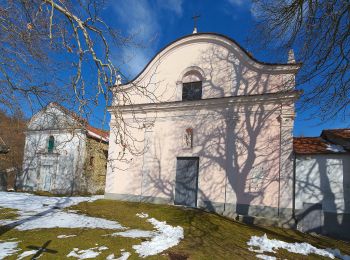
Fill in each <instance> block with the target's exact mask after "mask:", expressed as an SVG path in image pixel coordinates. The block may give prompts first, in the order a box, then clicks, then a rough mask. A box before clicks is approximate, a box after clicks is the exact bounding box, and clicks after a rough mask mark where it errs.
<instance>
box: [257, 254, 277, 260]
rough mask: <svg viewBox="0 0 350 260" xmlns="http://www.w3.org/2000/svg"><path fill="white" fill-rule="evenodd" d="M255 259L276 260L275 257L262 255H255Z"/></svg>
mask: <svg viewBox="0 0 350 260" xmlns="http://www.w3.org/2000/svg"><path fill="white" fill-rule="evenodd" d="M256 258H259V259H263V260H276V257H274V256H269V255H262V254H258V255H256Z"/></svg>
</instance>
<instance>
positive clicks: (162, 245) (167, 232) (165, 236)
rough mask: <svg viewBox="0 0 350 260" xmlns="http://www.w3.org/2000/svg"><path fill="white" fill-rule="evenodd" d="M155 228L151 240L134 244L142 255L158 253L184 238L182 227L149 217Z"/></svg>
mask: <svg viewBox="0 0 350 260" xmlns="http://www.w3.org/2000/svg"><path fill="white" fill-rule="evenodd" d="M147 221H148V222H150V223H151V224H152V225H153V226H154V227H155V228H156V231H155V232H154V233H155V235H154V236H153V237H152V238H151V240H150V241H144V242H142V243H141V244H140V245H134V246H133V248H134V249H135V251H136V252H137V253H138V254H139V255H140V256H141V257H146V256H150V255H156V254H158V253H160V252H162V251H164V250H166V249H168V248H170V247H173V246H176V245H177V244H178V243H179V242H180V240H181V239H183V238H184V232H183V228H182V227H179V226H177V227H173V226H170V225H168V224H166V222H165V221H164V222H161V221H158V220H156V219H155V218H150V219H147Z"/></svg>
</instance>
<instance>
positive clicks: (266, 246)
mask: <svg viewBox="0 0 350 260" xmlns="http://www.w3.org/2000/svg"><path fill="white" fill-rule="evenodd" d="M247 245H248V246H250V247H249V248H248V249H249V250H250V251H253V252H257V253H264V252H271V253H276V251H275V250H278V249H285V250H287V251H289V252H291V253H295V254H301V255H309V254H316V255H320V256H324V257H329V258H331V259H334V258H335V257H339V258H341V259H346V260H348V259H350V257H349V256H346V255H345V256H343V255H341V253H340V252H339V250H338V249H336V250H331V249H319V248H316V247H314V246H312V245H310V244H308V243H287V242H284V241H281V240H277V239H269V238H267V236H266V234H264V235H263V236H261V237H258V236H252V237H251V238H250V240H249V241H248V242H247ZM253 247H257V248H258V249H254V248H253ZM260 256H262V255H260ZM257 257H258V255H257ZM348 257H349V258H348ZM266 259H270V258H266ZM271 259H273V258H271Z"/></svg>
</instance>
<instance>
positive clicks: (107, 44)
mask: <svg viewBox="0 0 350 260" xmlns="http://www.w3.org/2000/svg"><path fill="white" fill-rule="evenodd" d="M103 6H104V1H103V0H88V1H79V0H78V1H69V0H68V1H60V0H17V1H16V0H14V1H12V0H5V1H2V2H1V4H0V84H1V90H0V103H2V104H3V105H4V106H5V108H6V109H11V110H15V109H16V107H19V106H21V105H23V104H22V102H24V101H25V102H28V103H29V104H31V105H33V104H42V105H44V104H47V103H48V101H62V100H71V99H72V98H74V101H76V102H75V105H78V106H79V108H80V109H84V108H85V106H87V105H88V104H89V102H90V103H92V104H98V103H99V102H101V100H102V101H106V103H108V101H109V97H110V92H109V88H110V87H111V86H113V84H114V82H115V80H116V76H117V75H118V74H121V72H120V71H119V68H118V67H116V66H115V65H114V64H113V62H112V57H111V46H113V48H114V47H118V46H119V47H120V46H121V45H127V44H131V43H132V41H131V38H127V37H123V36H122V35H121V33H120V32H118V31H117V30H114V29H112V28H111V27H109V26H108V25H107V23H105V21H104V20H103V19H102V17H101V13H100V11H101V9H102V7H103ZM84 112H85V111H84Z"/></svg>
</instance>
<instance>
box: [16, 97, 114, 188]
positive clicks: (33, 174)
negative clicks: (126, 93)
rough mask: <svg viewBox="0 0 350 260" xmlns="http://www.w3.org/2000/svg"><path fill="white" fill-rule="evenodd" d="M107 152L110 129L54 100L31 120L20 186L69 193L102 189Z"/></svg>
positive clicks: (18, 182) (19, 176)
mask: <svg viewBox="0 0 350 260" xmlns="http://www.w3.org/2000/svg"><path fill="white" fill-rule="evenodd" d="M107 152H108V132H105V131H103V130H101V129H98V128H95V127H92V126H91V125H89V124H88V123H87V121H86V120H84V119H83V118H81V117H79V116H78V115H76V114H75V113H73V112H71V111H69V110H67V109H66V108H64V107H63V106H61V105H59V104H57V103H50V104H48V106H46V107H45V108H43V109H42V110H40V111H39V112H37V113H36V114H35V115H33V117H32V118H31V119H30V121H29V122H28V125H27V129H26V132H25V147H24V158H23V170H22V172H21V174H19V175H18V176H17V190H23V191H44V192H50V193H56V194H67V195H72V194H87V193H90V194H95V193H101V192H103V190H104V187H105V178H106V165H107Z"/></svg>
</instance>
